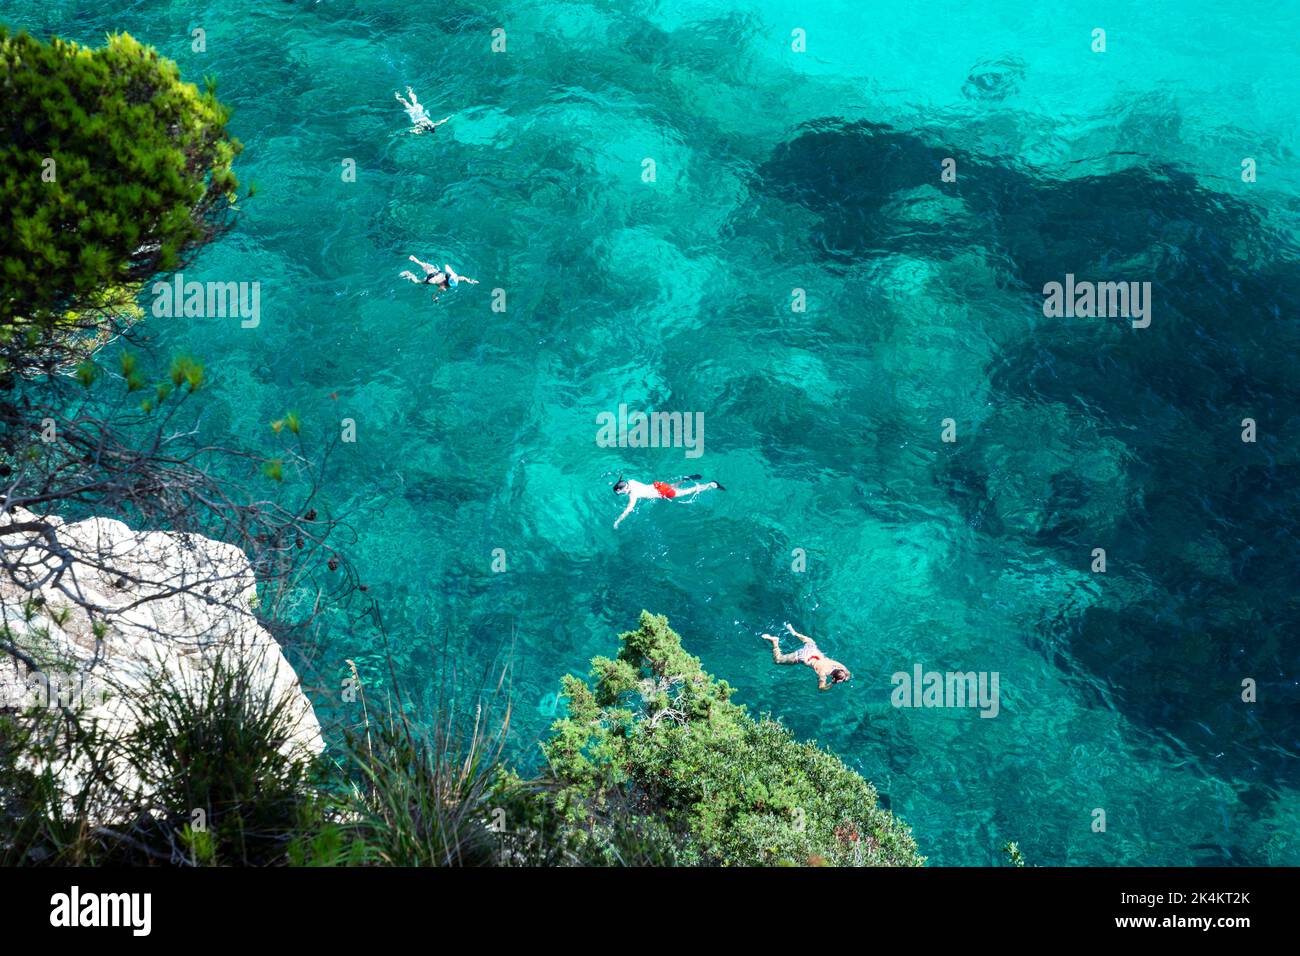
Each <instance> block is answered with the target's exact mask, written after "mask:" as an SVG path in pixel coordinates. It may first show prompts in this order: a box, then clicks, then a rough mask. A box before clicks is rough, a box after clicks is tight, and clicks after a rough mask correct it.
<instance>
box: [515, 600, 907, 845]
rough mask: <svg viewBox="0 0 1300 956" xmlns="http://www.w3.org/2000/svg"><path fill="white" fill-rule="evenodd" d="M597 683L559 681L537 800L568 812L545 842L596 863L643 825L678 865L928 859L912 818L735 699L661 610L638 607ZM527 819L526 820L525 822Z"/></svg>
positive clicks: (596, 670)
mask: <svg viewBox="0 0 1300 956" xmlns="http://www.w3.org/2000/svg"><path fill="white" fill-rule="evenodd" d="M620 640H621V641H622V642H623V643H622V648H621V649H620V651H619V654H618V657H617V658H616V659H613V660H611V659H609V658H605V657H598V658H596V659H595V660H593V661H592V671H591V674H592V677H593V678H594V686H588V685H587V684H586V683H585V682H583V681H582V680H579V679H578V678H576V677H572V676H569V677H566V678H565V681H564V693H565V696H566V697H567V699H568V704H569V713H568V716H567V717H565V718H563V719H561V720H558V721H556V723H555V724H554V726H553V728H552V731H553V733H552V737H551V738H550V739H549V740H548V741H547V742H546V743H545V744H544V745H543V752H544V753H545V755H546V758H547V760H548V762H549V764H550V769H551V772H552V774H553V775H554V777H555V781H556V782H555V785H554V787H553V788H552V789H551V790H550V791H548V792H545V793H544V794H542V795H541V797H540V799H542V800H543V801H545V802H546V804H547V805H548V806H549V807H551V808H553V809H554V810H555V811H556V812H558V814H559V815H560V816H561V817H562V818H563V819H564V820H565V821H566V823H565V825H564V827H563V828H562V829H561V831H560V832H559V833H558V834H556V835H555V836H553V837H552V838H553V839H563V840H564V841H566V842H567V844H568V845H569V847H570V848H571V850H572V852H573V853H574V854H575V855H576V856H578V857H579V858H581V859H584V860H586V861H589V862H599V861H601V856H602V845H606V844H607V841H608V837H609V835H610V832H611V826H610V825H609V824H608V823H607V822H606V821H607V820H608V818H609V815H610V813H611V810H613V812H614V818H615V820H618V819H621V818H624V817H626V815H627V813H629V812H630V813H631V814H632V815H634V816H637V817H639V818H641V819H643V820H645V821H647V822H649V823H650V824H652V825H651V826H649V827H645V828H643V829H642V832H643V833H644V834H646V845H645V847H644V849H646V850H647V851H649V852H652V853H655V854H657V855H660V856H662V855H664V844H665V842H667V843H669V844H671V847H672V854H671V855H672V856H674V857H675V859H676V860H677V862H680V863H686V864H690V863H695V864H706V865H707V864H722V865H751V866H752V865H774V864H787V865H789V864H793V865H818V864H828V865H839V866H852V865H865V866H875V865H906V866H915V865H920V864H921V863H923V862H924V858H923V857H921V856H919V855H918V853H917V850H916V844H915V842H914V841H913V839H912V836H911V833H910V831H909V829H908V827H907V826H906V825H905V824H904V823H903V822H902V821H900V820H899V819H898V818H897V817H895V816H894V815H893V814H891V813H889V812H888V811H886V810H883V809H882V808H881V807H880V806H879V804H878V802H877V795H876V791H875V789H874V788H873V787H872V786H871V784H870V783H868V782H867V781H866V780H864V779H863V778H862V777H861V776H859V775H858V774H856V773H854V772H853V771H852V770H850V769H849V768H848V767H846V766H845V765H844V763H843V762H842V761H841V760H840V759H839V758H838V757H836V756H834V755H833V754H830V753H828V752H826V751H824V750H821V749H819V748H818V747H817V746H815V745H814V744H811V743H800V742H798V741H796V740H795V739H794V738H793V737H792V736H791V734H790V732H789V731H788V730H787V729H786V728H784V727H783V726H781V725H780V724H779V723H777V722H775V721H773V720H770V719H766V718H764V719H759V720H755V719H753V718H751V717H750V716H749V715H748V714H747V713H746V711H745V708H744V707H743V706H741V705H739V704H735V703H733V702H732V700H731V696H732V688H731V687H730V686H729V685H728V684H727V682H726V681H720V680H717V679H715V678H714V677H713V676H712V675H710V674H707V673H705V672H704V670H703V668H702V667H701V666H700V661H699V659H698V658H696V657H692V656H691V655H690V654H687V653H686V652H685V651H684V650H683V649H682V646H681V638H680V637H678V635H677V634H676V633H675V632H674V631H673V630H672V629H671V628H669V626H668V621H667V619H666V618H664V617H662V616H654V615H651V614H649V613H648V612H642V614H641V622H640V627H639V628H638V629H637V630H635V631H630V632H628V633H625V634H623V635H621V636H620ZM535 822H536V817H535V818H534V823H535Z"/></svg>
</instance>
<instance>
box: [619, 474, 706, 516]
mask: <svg viewBox="0 0 1300 956" xmlns="http://www.w3.org/2000/svg"><path fill="white" fill-rule="evenodd" d="M700 477H702V476H700V475H688V476H687V478H688V479H690V480H691V481H694V480H696V479H698V478H700ZM714 488H716V489H718V490H719V491H726V490H727V489H726V488H723V487H722V485H720V484H718V483H717V482H716V481H709V482H705V483H703V484H698V485H690V486H688V487H685V488H683V487H682V486H681V485H675V484H672V483H671V482H667V481H656V482H654V483H653V484H649V485H647V484H645V483H644V482H640V481H632V480H631V479H626V480H625V479H624V478H623V476H622V475H619V477H618V481H616V482H615V483H614V494H616V495H627V497H628V502H627V507H626V508H624V509H623V513H622V514H621V515H619V516H618V520H617V521H615V522H614V527H615V528H617V527H618V526H619V525H620V524H621V523H622V521H623V519H624V518H626V517H627V516H628V515H630V514H631V513H632V509H633V508H635V507H636V503H637V502H638V501H652V500H654V499H656V498H669V499H672V498H680V497H682V496H686V495H698V494H699V493H700V492H701V491H709V490H711V489H714Z"/></svg>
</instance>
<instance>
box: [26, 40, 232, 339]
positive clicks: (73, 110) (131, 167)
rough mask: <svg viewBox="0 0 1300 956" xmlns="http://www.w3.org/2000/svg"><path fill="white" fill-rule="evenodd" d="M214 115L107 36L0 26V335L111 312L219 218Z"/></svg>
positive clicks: (227, 193)
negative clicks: (74, 36)
mask: <svg viewBox="0 0 1300 956" xmlns="http://www.w3.org/2000/svg"><path fill="white" fill-rule="evenodd" d="M226 120H227V112H226V110H225V108H224V107H222V106H221V104H220V103H219V102H218V101H217V99H216V97H215V95H214V89H213V86H212V84H211V83H209V84H208V88H207V89H206V91H204V92H202V93H200V92H199V91H198V89H196V88H195V87H194V85H193V84H189V83H183V82H181V80H180V74H179V71H178V69H177V67H176V64H175V63H173V62H172V61H170V60H167V59H165V58H163V57H161V56H160V55H159V54H158V52H157V51H156V50H154V49H153V48H152V47H147V46H144V45H142V44H140V43H138V42H137V41H136V40H135V39H133V38H132V37H131V36H129V35H127V34H124V33H119V34H116V35H112V36H109V37H108V39H107V42H106V45H105V46H104V47H102V48H99V49H88V48H85V47H82V46H79V45H78V44H76V43H71V42H68V41H66V40H61V39H57V38H56V39H53V40H50V41H49V42H48V43H46V42H43V41H41V40H37V39H35V38H33V37H31V36H29V35H28V34H26V33H18V34H11V33H9V32H8V31H7V30H6V29H5V28H4V27H0V290H2V291H0V334H3V335H4V337H5V339H6V340H9V339H10V338H11V337H12V336H13V333H14V332H15V331H23V332H25V333H30V332H31V329H32V326H33V325H36V326H46V325H49V324H51V323H53V322H55V321H58V320H59V319H60V318H61V317H63V316H66V315H68V314H69V313H74V314H75V313H81V312H85V311H88V310H97V309H98V310H102V309H112V308H119V307H122V306H124V305H127V304H129V303H130V302H131V300H132V299H133V296H134V293H135V292H136V291H138V286H139V284H140V283H142V282H143V281H144V280H145V279H147V278H149V277H150V276H152V275H154V274H155V273H157V272H159V271H167V270H171V269H175V268H178V267H179V266H180V265H181V264H182V263H183V261H184V258H185V256H186V254H187V252H189V251H190V250H191V249H193V248H196V247H197V246H198V245H200V244H201V243H203V242H204V241H206V240H208V239H210V238H211V237H212V235H214V234H215V233H216V232H217V231H218V230H219V229H221V228H222V227H223V225H224V223H225V215H226V213H227V211H228V210H229V208H230V205H231V202H232V201H233V199H234V196H235V191H236V189H237V188H238V183H237V181H236V178H235V175H234V173H233V172H232V171H231V161H232V160H233V159H234V157H235V156H236V155H237V154H238V153H239V151H240V149H241V148H242V147H241V146H240V144H239V142H238V141H237V140H234V139H232V138H230V137H229V136H227V135H226V132H225V124H226Z"/></svg>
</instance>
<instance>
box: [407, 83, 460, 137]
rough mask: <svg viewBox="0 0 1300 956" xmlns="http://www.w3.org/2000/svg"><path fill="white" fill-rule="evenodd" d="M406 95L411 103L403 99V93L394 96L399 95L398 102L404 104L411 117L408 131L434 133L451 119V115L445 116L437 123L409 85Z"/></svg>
mask: <svg viewBox="0 0 1300 956" xmlns="http://www.w3.org/2000/svg"><path fill="white" fill-rule="evenodd" d="M406 95H407V96H409V97H410V98H411V100H410V102H409V103H408V102H407V101H406V100H404V99H402V94H401V93H394V94H393V96H395V97H397V102H399V103H401V104H402V109H404V110H406V115H407V116H409V117H410V118H411V128H410V129H409V130H407V132H408V133H417V134H418V133H432V132H433V131H434V130H435V129H437V128H438V127H439V126H441V125H442V124H443V123H445V122H447V120H449V119H451V117H450V116H444V117H443V118H442V119H440V120H438V122H436V123H435V122H434V121H433V119H432V118H431V117H430V116H429V111H428V110H426V109H425V108H424V107H423V106H421V105H420V101H419V100H417V99H416V98H415V90H413V89H411V88H410V87H409V86H408V87H407V88H406Z"/></svg>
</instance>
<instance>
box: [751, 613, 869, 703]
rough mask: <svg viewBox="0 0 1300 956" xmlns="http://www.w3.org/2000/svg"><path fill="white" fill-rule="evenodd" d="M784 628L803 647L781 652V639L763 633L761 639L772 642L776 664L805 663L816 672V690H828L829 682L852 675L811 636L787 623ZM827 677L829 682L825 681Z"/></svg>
mask: <svg viewBox="0 0 1300 956" xmlns="http://www.w3.org/2000/svg"><path fill="white" fill-rule="evenodd" d="M786 629H787V630H789V631H790V633H791V634H793V635H794V636H795V637H797V638H799V640H801V641H803V647H801V648H799V650H797V651H795V652H793V653H791V654H782V653H781V639H780V638H779V637H773V636H772V635H771V634H764V635H763V640H765V641H771V642H772V660H774V661H776V662H777V663H778V664H807V665H808V666H809V667H811V668H812V669H813V670H814V671H816V672H817V689H818V690H830V689H831V684H839V683H842V682H844V681H846V680H848V679H849V678H850V677H852V676H853V675H852V674H850V673H849V669H848V668H847V667H845V666H844V665H843V664H841V663H840V662H839V661H836V660H831V658H829V657H827V656H826V655H824V654H823V653H822V652H821V651H820V650H819V649H818V647H817V644H816V642H815V641H814V640H813V639H812V638H811V637H807V636H805V635H803V634H800V633H799V632H798V631H796V630H795V629H794V628H793V627H791V626H790V625H789V624H787V625H786ZM828 678H829V680H830V683H827V679H828Z"/></svg>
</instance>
